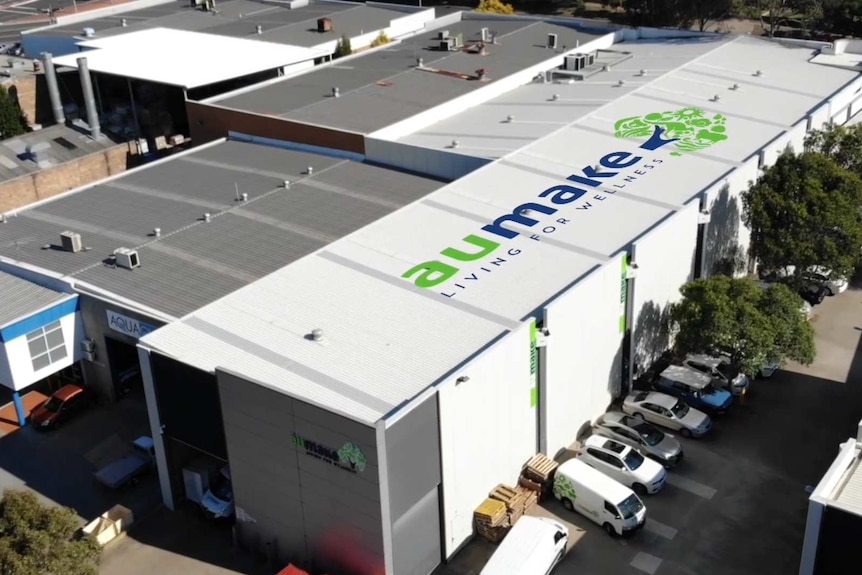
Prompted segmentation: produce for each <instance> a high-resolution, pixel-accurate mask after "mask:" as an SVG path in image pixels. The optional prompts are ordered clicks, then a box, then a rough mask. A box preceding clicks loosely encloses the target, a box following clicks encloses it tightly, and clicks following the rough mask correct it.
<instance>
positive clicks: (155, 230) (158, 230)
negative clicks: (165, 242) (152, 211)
mask: <svg viewBox="0 0 862 575" xmlns="http://www.w3.org/2000/svg"><path fill="white" fill-rule="evenodd" d="M153 237H154V238H160V237H162V228H153Z"/></svg>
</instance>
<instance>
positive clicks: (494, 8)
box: [476, 0, 515, 14]
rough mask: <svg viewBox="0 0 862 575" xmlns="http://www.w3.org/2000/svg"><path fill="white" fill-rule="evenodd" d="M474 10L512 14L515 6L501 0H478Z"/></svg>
mask: <svg viewBox="0 0 862 575" xmlns="http://www.w3.org/2000/svg"><path fill="white" fill-rule="evenodd" d="M476 12H484V13H486V14H514V13H515V8H514V7H513V6H512V5H511V4H507V3H505V2H503V1H502V0H479V6H477V7H476Z"/></svg>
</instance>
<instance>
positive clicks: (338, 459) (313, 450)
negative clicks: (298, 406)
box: [290, 433, 367, 473]
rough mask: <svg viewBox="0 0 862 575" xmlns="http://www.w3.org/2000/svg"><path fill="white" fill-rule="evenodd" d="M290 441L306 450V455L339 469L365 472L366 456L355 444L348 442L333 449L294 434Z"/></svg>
mask: <svg viewBox="0 0 862 575" xmlns="http://www.w3.org/2000/svg"><path fill="white" fill-rule="evenodd" d="M290 441H291V443H293V444H294V445H295V446H296V447H298V448H300V449H304V450H305V454H306V455H310V456H311V457H314V458H316V459H320V460H321V461H325V462H326V463H329V464H330V465H334V466H335V467H338V468H339V469H343V470H345V471H349V472H350V473H357V472H362V471H365V464H366V463H367V460H366V459H365V454H364V453H362V450H361V449H360V448H359V446H358V445H356V444H355V443H352V442H350V441H347V442H345V444H344V445H342V446H341V448H339V449H333V448H332V447H328V446H326V445H322V444H320V443H317V442H315V441H311V440H309V439H306V438H304V437H302V436H300V435H297V434H296V433H294V434H293V436H292V437H291V438H290Z"/></svg>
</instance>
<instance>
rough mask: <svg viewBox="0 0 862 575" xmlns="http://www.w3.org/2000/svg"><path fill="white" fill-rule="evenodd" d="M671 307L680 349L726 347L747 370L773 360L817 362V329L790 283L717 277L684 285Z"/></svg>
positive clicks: (750, 371) (699, 350)
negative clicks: (768, 284)
mask: <svg viewBox="0 0 862 575" xmlns="http://www.w3.org/2000/svg"><path fill="white" fill-rule="evenodd" d="M680 291H681V292H682V296H683V299H682V301H680V302H679V303H677V304H676V305H674V306H673V308H672V309H671V320H672V322H673V325H674V328H675V329H676V343H675V345H676V350H677V352H679V353H680V354H687V353H713V352H715V351H724V352H726V353H728V354H729V355H730V358H731V362H732V363H733V364H734V366H735V367H737V368H738V369H740V370H741V371H742V372H743V373H747V374H756V373H757V372H758V371H759V370H760V368H761V367H762V366H763V365H764V364H766V363H769V362H776V363H779V364H780V363H783V362H784V361H785V360H787V359H790V360H794V361H798V362H800V363H803V364H806V365H808V364H810V363H811V362H812V361H814V355H815V349H814V329H813V328H812V327H811V324H810V323H809V322H808V320H807V319H806V317H805V314H804V312H803V311H802V307H801V306H802V299H801V298H800V297H799V296H798V295H796V294H795V293H793V291H791V289H790V288H788V287H787V286H785V285H781V284H775V285H773V286H772V287H770V288H766V289H764V288H761V287H759V286H758V285H757V284H756V283H755V282H754V281H752V280H750V279H747V278H739V279H738V278H731V277H728V276H713V277H710V278H707V279H699V280H695V281H692V282H689V283H687V284H685V285H684V286H683V287H682V288H680Z"/></svg>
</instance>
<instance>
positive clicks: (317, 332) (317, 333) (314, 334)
mask: <svg viewBox="0 0 862 575" xmlns="http://www.w3.org/2000/svg"><path fill="white" fill-rule="evenodd" d="M311 339H312V340H314V341H323V330H322V329H320V328H315V329H313V330H311Z"/></svg>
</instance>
